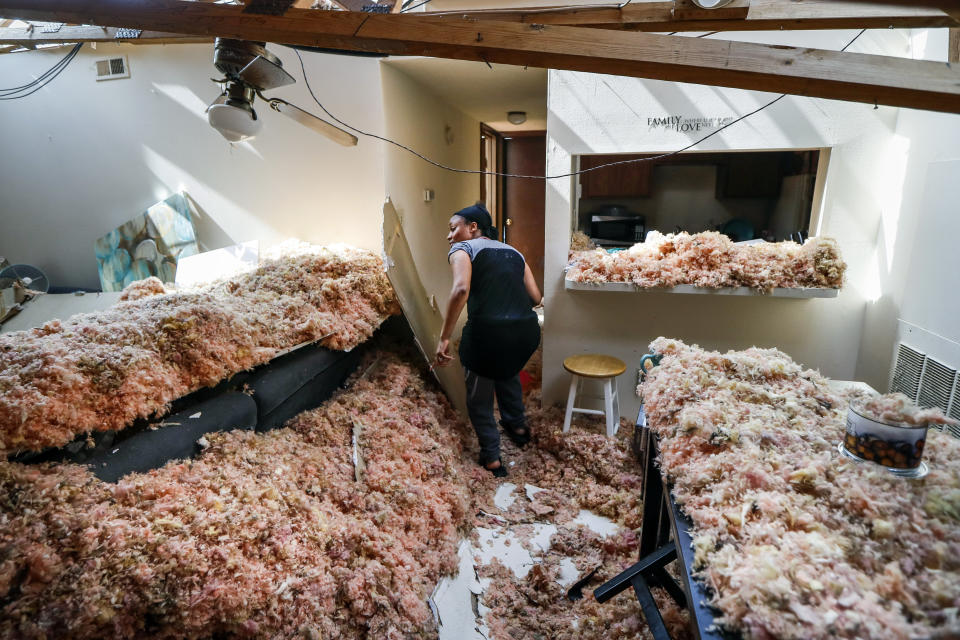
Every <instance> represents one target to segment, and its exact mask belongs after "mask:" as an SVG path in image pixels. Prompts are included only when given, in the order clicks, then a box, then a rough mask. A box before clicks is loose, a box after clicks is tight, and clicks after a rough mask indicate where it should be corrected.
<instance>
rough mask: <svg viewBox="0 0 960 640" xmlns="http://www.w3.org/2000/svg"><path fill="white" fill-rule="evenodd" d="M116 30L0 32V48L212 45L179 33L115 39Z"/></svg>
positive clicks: (82, 28) (71, 28) (145, 33)
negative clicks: (86, 44) (79, 44)
mask: <svg viewBox="0 0 960 640" xmlns="http://www.w3.org/2000/svg"><path fill="white" fill-rule="evenodd" d="M117 32H118V29H117V27H92V26H89V25H84V26H77V25H69V26H68V25H65V26H63V27H60V29H59V30H57V31H55V32H52V33H44V32H42V31H40V30H39V29H20V28H16V29H12V28H6V29H2V30H0V44H9V45H17V46H20V47H33V46H36V45H38V44H56V43H73V42H128V43H132V44H190V43H197V42H213V38H212V37H211V36H191V35H184V34H182V33H167V32H162V31H143V32H142V33H141V34H140V35H139V36H137V37H136V38H126V37H117Z"/></svg>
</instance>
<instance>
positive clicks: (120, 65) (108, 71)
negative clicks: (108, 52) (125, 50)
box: [96, 56, 130, 80]
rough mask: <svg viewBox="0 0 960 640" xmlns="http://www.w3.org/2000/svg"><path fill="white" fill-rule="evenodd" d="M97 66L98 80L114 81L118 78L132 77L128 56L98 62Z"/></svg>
mask: <svg viewBox="0 0 960 640" xmlns="http://www.w3.org/2000/svg"><path fill="white" fill-rule="evenodd" d="M96 65H97V80H114V79H116V78H129V77H130V68H129V67H128V66H127V57H126V56H119V57H116V58H104V59H103V60H97V61H96Z"/></svg>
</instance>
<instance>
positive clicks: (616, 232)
mask: <svg viewBox="0 0 960 640" xmlns="http://www.w3.org/2000/svg"><path fill="white" fill-rule="evenodd" d="M644 222H645V219H644V217H643V216H592V217H591V218H590V237H591V238H592V239H593V240H595V241H596V240H600V241H603V240H609V241H613V242H630V243H633V242H643V238H644V230H645V229H644Z"/></svg>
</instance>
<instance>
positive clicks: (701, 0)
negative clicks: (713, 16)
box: [693, 0, 733, 9]
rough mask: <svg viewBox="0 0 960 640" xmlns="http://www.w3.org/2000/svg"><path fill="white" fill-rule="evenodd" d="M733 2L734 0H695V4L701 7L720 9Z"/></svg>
mask: <svg viewBox="0 0 960 640" xmlns="http://www.w3.org/2000/svg"><path fill="white" fill-rule="evenodd" d="M731 2H733V0H693V4H695V5H697V6H698V7H700V8H701V9H719V8H720V7H722V6H724V5H727V4H730V3H731Z"/></svg>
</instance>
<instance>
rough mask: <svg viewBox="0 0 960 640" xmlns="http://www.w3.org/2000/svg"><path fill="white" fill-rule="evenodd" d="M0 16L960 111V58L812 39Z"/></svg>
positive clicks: (175, 13)
mask: <svg viewBox="0 0 960 640" xmlns="http://www.w3.org/2000/svg"><path fill="white" fill-rule="evenodd" d="M0 17H10V18H24V19H35V20H47V21H59V22H71V23H78V22H96V23H99V24H106V25H115V26H125V27H134V28H140V29H149V30H156V31H167V32H179V33H185V34H191V35H198V36H214V35H219V36H227V37H232V38H240V39H247V40H266V41H269V42H278V43H285V44H299V45H307V46H314V47H323V48H332V49H345V50H352V51H369V52H378V53H387V54H396V55H423V56H433V57H441V58H455V59H462V60H481V61H488V62H500V63H505V64H518V65H530V66H537V67H548V68H554V69H569V70H574V71H590V72H596V73H608V74H616V75H624V76H634V77H641V78H653V79H658V80H671V81H678V82H692V83H699V84H710V85H717V86H726V87H737V88H742V89H752V90H760V91H772V92H778V93H780V92H782V93H790V94H795V95H806V96H816V97H823V98H835V99H839V100H851V101H857V102H867V103H870V104H874V103H876V104H885V105H893V106H904V107H913V108H919V109H930V110H934V111H949V112H955V113H960V69H956V68H953V67H951V66H950V65H948V64H945V63H936V62H926V61H919V60H908V59H903V58H892V57H886V56H871V55H863V54H856V53H839V52H834V51H824V50H817V49H808V48H796V47H785V46H769V45H761V44H753V43H745V42H729V41H714V40H708V39H695V38H686V37H679V36H662V35H653V34H647V33H621V32H616V31H604V30H595V29H582V28H577V27H563V26H550V25H524V24H516V23H505V22H494V21H486V20H477V19H475V18H471V19H464V18H453V17H446V18H444V17H435V16H424V15H415V14H402V15H380V14H367V13H354V12H348V11H311V10H303V9H290V10H288V11H287V12H286V14H284V15H281V16H268V15H249V14H245V13H243V7H242V6H239V5H226V4H207V3H200V2H183V1H181V0H0Z"/></svg>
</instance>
